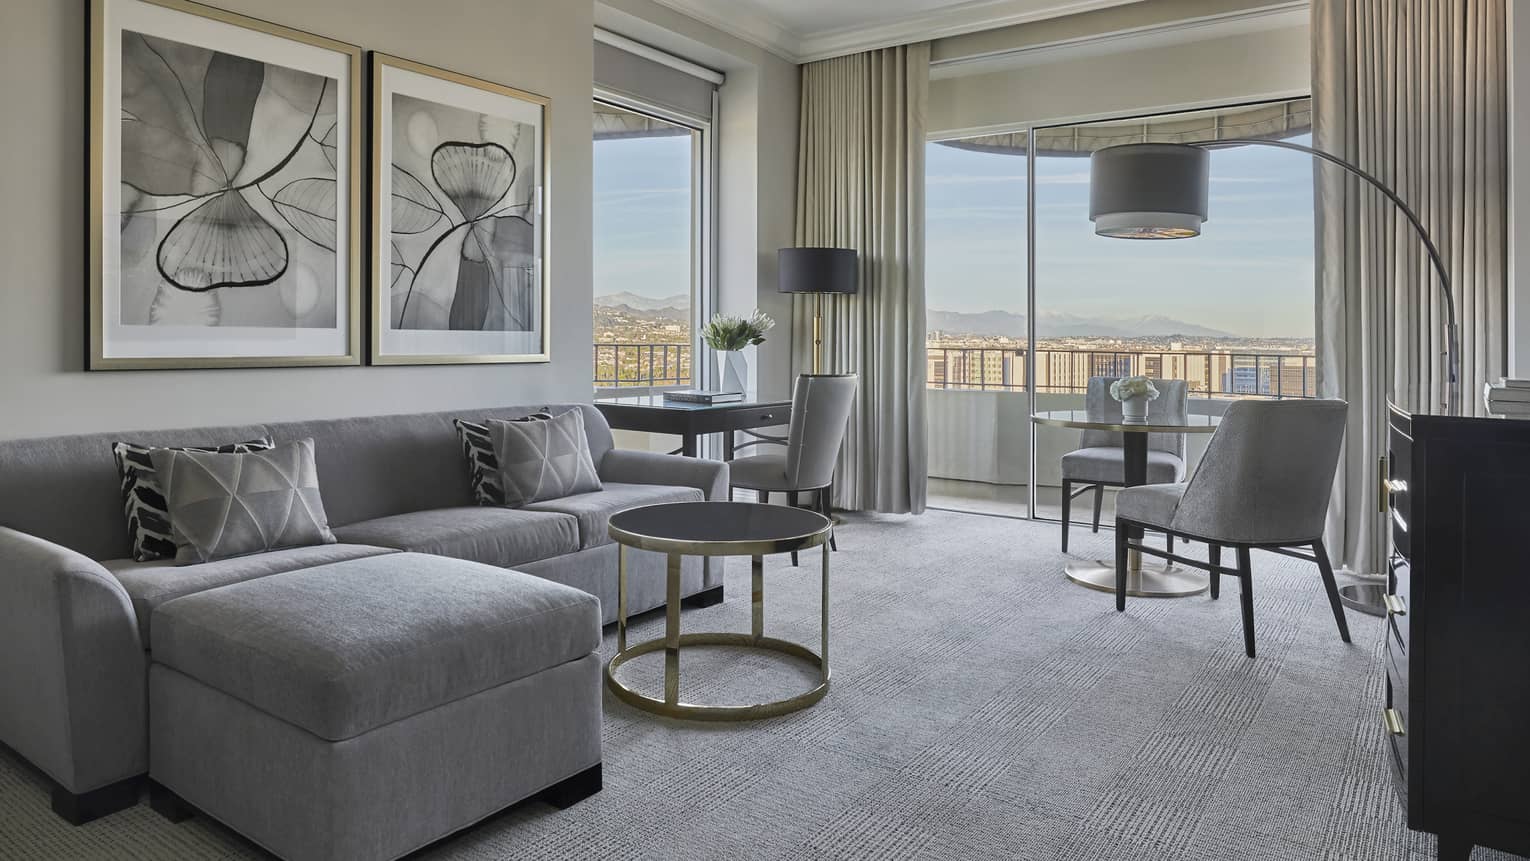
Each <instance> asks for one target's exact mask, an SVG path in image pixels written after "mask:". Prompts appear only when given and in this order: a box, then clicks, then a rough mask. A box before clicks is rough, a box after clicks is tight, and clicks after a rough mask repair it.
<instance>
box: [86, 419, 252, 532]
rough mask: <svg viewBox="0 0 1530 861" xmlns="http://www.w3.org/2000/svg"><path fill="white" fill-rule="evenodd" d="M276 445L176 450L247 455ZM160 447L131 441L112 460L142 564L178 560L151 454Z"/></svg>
mask: <svg viewBox="0 0 1530 861" xmlns="http://www.w3.org/2000/svg"><path fill="white" fill-rule="evenodd" d="M273 446H275V443H273V442H272V441H271V440H269V439H252V440H246V441H245V442H234V443H227V444H225V445H216V446H183V447H180V448H175V449H173V450H174V451H210V452H216V453H219V454H244V453H247V452H252V451H265V450H266V449H269V448H272V447H273ZM156 447H157V446H145V445H137V444H135V443H130V442H114V443H112V457H114V458H116V459H117V475H118V476H119V477H120V478H121V479H122V512H123V514H126V515H127V525H128V534H129V535H130V536H131V537H132V539H133V558H134V559H135V560H137V561H139V562H149V561H151V560H154V559H173V558H175V539H174V538H173V537H172V533H171V530H170V509H169V506H168V505H166V503H165V491H164V489H163V488H162V487H160V484H159V479H158V476H157V475H156V474H155V472H154V461H152V460H151V459H150V458H149V452H151V451H153V450H154V449H155V448H156Z"/></svg>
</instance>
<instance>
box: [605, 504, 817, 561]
mask: <svg viewBox="0 0 1530 861" xmlns="http://www.w3.org/2000/svg"><path fill="white" fill-rule="evenodd" d="M832 526H833V524H832V523H831V522H830V521H829V519H828V518H827V517H824V516H823V515H822V514H819V513H817V512H816V511H808V510H807V509H805V508H792V507H789V506H785V505H763V504H761V503H757V502H668V503H661V504H659V505H644V506H640V507H638V508H629V509H627V510H626V511H621V512H617V513H616V514H613V515H611V521H610V526H609V529H610V533H611V537H612V539H614V540H616V541H618V542H620V543H622V544H626V545H628V546H630V547H640V548H642V549H645V550H658V551H660V552H667V553H688V554H695V555H704V556H749V555H763V554H766V553H784V552H787V551H789V550H800V549H802V548H805V547H815V546H817V545H819V544H822V543H824V542H825V541H827V540H828V536H829V530H830V528H831V527H832Z"/></svg>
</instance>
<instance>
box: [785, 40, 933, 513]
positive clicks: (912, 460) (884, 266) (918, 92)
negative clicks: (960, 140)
mask: <svg viewBox="0 0 1530 861" xmlns="http://www.w3.org/2000/svg"><path fill="white" fill-rule="evenodd" d="M929 69H930V46H929V44H928V43H921V44H917V45H904V46H901V47H896V48H884V49H882V50H878V51H868V52H866V53H863V54H856V55H854V56H850V57H837V58H835V59H832V60H823V61H821V62H817V63H809V64H808V65H806V66H804V67H803V69H802V126H801V129H802V131H801V135H802V137H801V145H800V148H799V150H798V160H797V244H798V245H799V246H830V247H836V248H854V249H856V251H858V252H859V254H860V289H859V292H858V293H856V294H855V295H853V296H834V297H832V298H828V297H826V298H825V301H824V302H823V309H824V310H823V314H824V334H823V341H824V368H823V370H824V371H826V372H854V373H858V374H860V376H861V382H860V392H859V396H858V397H857V398H856V404H855V408H854V410H853V411H852V412H851V414H850V429H849V433H848V434H847V435H846V439H845V448H844V452H843V455H842V456H841V457H840V461H839V466H838V467H837V470H836V472H835V477H834V495H835V504H837V505H839V506H841V507H843V508H849V509H855V510H872V511H882V512H891V513H906V512H913V513H919V512H922V511H923V510H924V502H925V480H926V466H925V462H926V452H925V427H924V386H925V367H924V136H925V131H924V129H925V103H926V101H927V100H928V95H929ZM815 301H816V297H812V296H798V297H796V299H795V303H796V304H795V307H794V308H793V312H792V365H793V372H794V373H805V372H807V371H809V370H810V369H811V368H812V362H813V353H812V351H813V337H812V321H813V305H814V303H815Z"/></svg>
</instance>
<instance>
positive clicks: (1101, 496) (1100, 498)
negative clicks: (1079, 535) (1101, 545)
mask: <svg viewBox="0 0 1530 861" xmlns="http://www.w3.org/2000/svg"><path fill="white" fill-rule="evenodd" d="M1104 502H1105V485H1103V484H1096V485H1095V486H1094V530H1093V531H1094V532H1099V531H1100V506H1101V505H1102V504H1104Z"/></svg>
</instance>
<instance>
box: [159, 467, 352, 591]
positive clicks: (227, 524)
mask: <svg viewBox="0 0 1530 861" xmlns="http://www.w3.org/2000/svg"><path fill="white" fill-rule="evenodd" d="M149 457H150V459H151V460H152V461H153V462H154V470H155V471H156V472H158V473H159V478H160V484H161V485H162V486H163V487H164V489H165V502H166V503H167V506H168V509H169V511H170V524H171V529H172V532H173V534H174V536H175V547H176V553H175V561H176V562H178V563H180V564H182V565H190V564H194V563H197V562H211V561H213V560H215V559H226V558H228V557H230V556H244V555H246V554H249V553H260V552H263V551H267V550H278V549H281V548H284V547H306V546H309V545H313V544H333V543H335V536H334V533H332V532H330V530H329V518H328V517H326V516H325V514H324V500H323V499H322V498H320V496H319V471H318V469H317V468H316V467H315V465H314V458H313V440H311V439H303V440H298V441H297V442H290V443H285V444H283V445H279V446H276V447H275V448H272V449H269V450H266V451H252V452H248V453H245V454H220V453H216V452H202V451H172V450H169V449H155V450H154V451H152V452H150V454H149Z"/></svg>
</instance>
